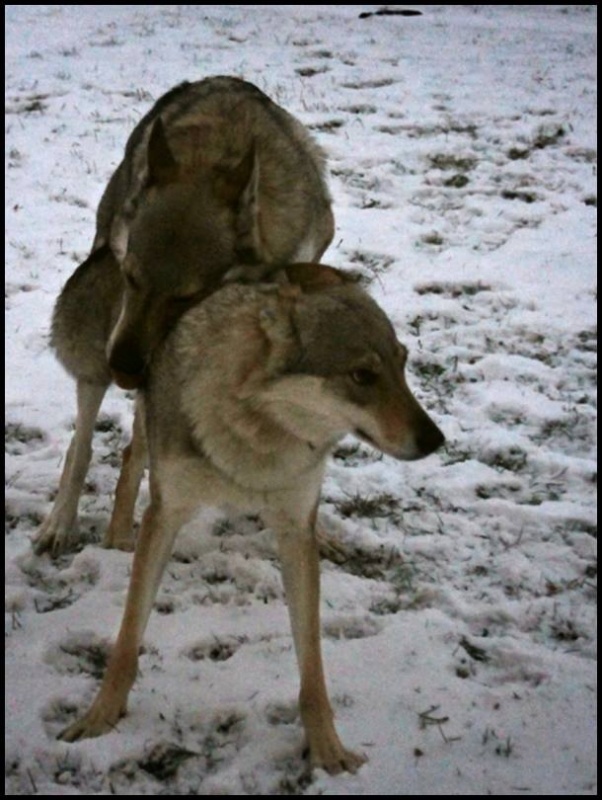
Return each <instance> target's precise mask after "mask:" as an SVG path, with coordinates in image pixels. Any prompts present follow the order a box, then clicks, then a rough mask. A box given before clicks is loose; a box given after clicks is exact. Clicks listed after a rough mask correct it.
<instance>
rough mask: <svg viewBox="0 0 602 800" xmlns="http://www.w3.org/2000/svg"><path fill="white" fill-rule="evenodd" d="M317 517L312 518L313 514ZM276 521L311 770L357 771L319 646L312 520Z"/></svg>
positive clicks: (360, 760) (317, 578) (358, 761)
mask: <svg viewBox="0 0 602 800" xmlns="http://www.w3.org/2000/svg"><path fill="white" fill-rule="evenodd" d="M312 517H314V518H315V513H314V514H313V515H312ZM282 522H284V524H281V520H278V521H277V522H276V526H277V533H278V545H279V552H280V558H281V561H282V577H283V581H284V588H285V592H286V598H287V602H288V608H289V615H290V618H291V626H292V629H293V639H294V642H295V650H296V653H297V661H298V662H299V671H300V673H301V691H300V694H299V709H300V713H301V719H302V721H303V726H304V728H305V734H306V736H307V744H308V746H309V757H310V764H311V767H312V768H313V767H321V768H322V769H325V770H326V771H327V772H329V773H331V774H335V773H338V772H342V771H343V770H348V771H349V772H355V771H356V770H357V769H358V768H359V767H360V765H361V764H362V763H363V762H364V761H365V758H364V757H363V756H360V755H357V754H355V753H353V752H351V751H349V750H347V749H346V748H345V747H344V746H343V744H342V743H341V740H340V739H339V736H338V734H337V732H336V729H335V726H334V721H333V713H332V709H331V706H330V701H329V699H328V694H327V690H326V682H325V679H324V668H323V665H322V654H321V647H320V609H319V605H320V573H319V570H320V565H319V554H318V544H317V540H316V534H315V524H314V523H315V520H314V519H312V522H311V524H310V523H308V524H307V525H296V524H294V523H292V524H291V523H289V524H286V522H285V521H284V520H282Z"/></svg>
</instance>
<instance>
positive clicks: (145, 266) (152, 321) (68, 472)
mask: <svg viewBox="0 0 602 800" xmlns="http://www.w3.org/2000/svg"><path fill="white" fill-rule="evenodd" d="M324 171H325V158H324V155H323V153H322V151H321V150H320V148H319V147H318V146H317V145H316V144H315V143H314V142H313V140H312V139H311V137H310V136H309V134H308V132H307V131H306V129H305V128H304V127H303V126H302V125H301V123H300V122H298V121H297V120H296V119H294V118H293V117H292V116H291V115H290V114H288V113H287V112H286V111H284V110H283V109H282V108H280V107H279V106H278V105H276V104H275V103H273V102H272V101H271V100H270V99H269V98H268V97H267V96H266V95H265V94H263V92H261V91H260V90H259V89H258V88H256V87H255V86H253V85H252V84H250V83H247V82H245V81H242V80H239V79H237V78H229V77H214V78H207V79H206V80H202V81H199V82H196V83H183V84H181V85H180V86H177V87H176V88H174V89H172V90H171V91H170V92H168V93H167V94H166V95H164V96H163V97H161V98H160V99H159V100H158V101H157V103H156V104H155V106H154V107H153V108H152V109H151V110H150V112H149V113H148V114H147V115H146V116H145V117H144V118H143V119H142V120H141V121H140V122H139V123H138V125H136V127H135V128H134V130H133V132H132V134H131V136H130V137H129V139H128V142H127V144H126V148H125V155H124V158H123V160H122V161H121V163H120V164H119V166H118V167H117V169H116V170H115V172H114V174H113V176H112V177H111V179H110V181H109V183H108V185H107V187H106V190H105V192H104V194H103V196H102V198H101V201H100V205H99V208H98V212H97V220H96V236H95V238H94V243H93V246H92V252H91V254H90V256H89V257H88V259H87V260H86V261H85V262H84V263H83V264H81V265H80V267H78V269H77V270H76V271H75V273H74V274H73V275H72V276H71V278H70V279H69V280H68V281H67V283H66V285H65V287H64V289H63V291H62V293H61V295H60V296H59V298H58V301H57V303H56V306H55V310H54V315H53V322H52V331H51V344H52V346H53V347H54V349H55V351H56V354H57V357H58V359H59V361H60V362H61V363H62V364H63V366H64V367H65V368H66V369H67V371H68V372H69V373H70V374H71V375H72V376H73V377H74V378H75V379H76V381H77V420H76V428H75V434H74V436H73V439H72V441H71V445H70V447H69V451H68V454H67V458H66V461H65V466H64V469H63V474H62V477H61V481H60V486H59V491H58V495H57V497H56V500H55V503H54V507H53V509H52V511H51V513H50V515H49V517H48V518H47V519H46V521H45V522H44V524H43V525H42V527H41V529H40V532H39V534H38V536H37V539H36V541H35V544H34V547H35V550H36V552H38V553H41V552H44V551H45V550H50V551H51V552H52V553H53V554H56V553H59V552H60V551H61V550H63V549H65V547H66V544H67V541H68V537H69V534H70V533H71V532H72V530H73V528H74V527H75V526H76V518H77V505H78V501H79V496H80V493H81V489H82V486H83V482H84V479H85V476H86V472H87V469H88V465H89V463H90V456H91V443H92V434H93V430H94V424H95V420H96V417H97V415H98V410H99V408H100V404H101V402H102V399H103V397H104V394H105V392H106V390H107V388H108V386H109V384H110V383H111V380H115V381H116V382H117V384H118V385H119V386H121V387H122V388H136V387H137V386H139V385H140V383H141V382H142V380H143V378H144V373H145V370H146V367H147V364H148V362H149V359H150V357H151V355H152V352H153V350H154V349H155V347H156V346H157V345H158V344H159V343H160V342H161V340H162V339H163V338H164V336H165V335H166V333H167V331H168V330H169V329H170V328H171V327H172V326H173V324H174V323H175V322H176V320H177V319H178V317H179V316H180V315H181V314H182V313H183V312H184V311H185V310H186V309H187V308H189V307H190V306H191V305H192V304H194V303H196V302H199V301H200V300H202V299H203V298H204V297H206V296H208V295H209V294H211V292H212V291H214V290H215V289H216V288H217V287H218V286H219V285H220V283H221V282H222V280H223V279H224V276H225V275H226V273H229V275H228V277H229V278H230V279H233V278H239V279H245V278H246V279H247V280H252V279H260V278H261V277H262V276H263V275H264V274H267V273H269V272H270V270H272V269H274V267H276V266H279V265H282V264H287V263H291V262H293V261H303V260H319V259H320V257H321V256H322V254H323V252H324V251H325V250H326V248H327V247H328V245H329V244H330V241H331V239H332V236H333V231H334V222H333V215H332V211H331V207H330V197H329V194H328V189H327V187H326V183H325V177H324ZM125 456H126V458H127V457H128V456H129V451H128V450H127V449H126V453H125ZM129 542H130V539H129V538H128V536H127V535H122V533H121V532H117V533H116V532H115V530H113V531H111V534H110V535H109V536H108V539H107V543H108V544H115V545H116V546H124V547H127V546H129Z"/></svg>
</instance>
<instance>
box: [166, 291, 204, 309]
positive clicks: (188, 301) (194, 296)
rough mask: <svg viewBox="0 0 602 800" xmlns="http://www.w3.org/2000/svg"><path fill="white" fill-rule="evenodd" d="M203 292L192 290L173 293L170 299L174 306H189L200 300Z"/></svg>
mask: <svg viewBox="0 0 602 800" xmlns="http://www.w3.org/2000/svg"><path fill="white" fill-rule="evenodd" d="M202 297H203V292H202V291H200V292H192V293H191V294H182V295H174V297H171V298H170V300H171V302H172V303H173V304H174V305H175V306H190V305H192V304H193V303H195V302H196V301H197V300H201V299H202Z"/></svg>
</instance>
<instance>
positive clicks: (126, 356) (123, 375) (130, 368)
mask: <svg viewBox="0 0 602 800" xmlns="http://www.w3.org/2000/svg"><path fill="white" fill-rule="evenodd" d="M109 367H110V369H111V373H112V374H113V378H114V379H115V382H116V383H117V385H118V386H121V388H122V389H136V388H138V386H140V384H141V383H142V381H143V379H144V372H145V369H146V362H145V360H144V358H143V357H142V355H141V353H140V351H139V350H138V349H137V348H136V347H135V346H131V345H130V344H128V343H125V342H123V343H122V342H119V343H117V344H116V345H115V347H113V349H112V350H111V352H110V353H109Z"/></svg>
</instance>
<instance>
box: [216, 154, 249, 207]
mask: <svg viewBox="0 0 602 800" xmlns="http://www.w3.org/2000/svg"><path fill="white" fill-rule="evenodd" d="M258 181H259V162H258V159H257V154H256V150H255V145H254V144H253V145H251V147H250V148H249V150H248V151H247V153H246V155H244V156H243V157H242V159H241V160H240V161H239V162H238V164H236V165H235V166H234V167H231V166H228V167H225V166H221V165H218V166H216V167H215V168H214V182H213V186H214V189H215V193H216V195H217V196H218V198H219V199H220V200H222V201H223V202H224V203H226V204H227V205H229V206H232V207H233V208H240V206H241V205H242V204H243V203H244V204H247V203H248V202H249V201H251V202H253V200H254V199H255V198H256V197H257V185H258Z"/></svg>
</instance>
